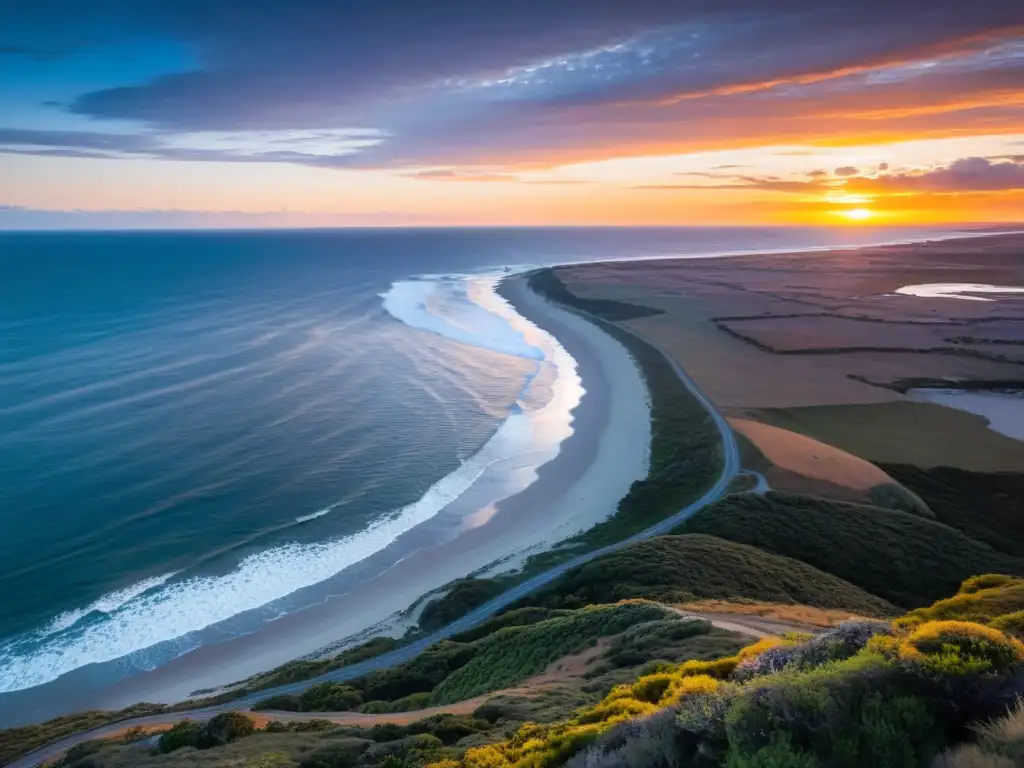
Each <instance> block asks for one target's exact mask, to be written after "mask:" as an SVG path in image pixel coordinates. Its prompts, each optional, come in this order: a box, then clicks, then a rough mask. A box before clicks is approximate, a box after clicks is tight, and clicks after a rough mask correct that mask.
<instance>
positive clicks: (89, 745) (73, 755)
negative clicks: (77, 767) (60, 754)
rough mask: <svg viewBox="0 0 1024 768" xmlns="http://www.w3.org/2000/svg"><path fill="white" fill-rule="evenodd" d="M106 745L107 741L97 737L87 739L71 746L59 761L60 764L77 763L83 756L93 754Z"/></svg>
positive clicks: (69, 764)
mask: <svg viewBox="0 0 1024 768" xmlns="http://www.w3.org/2000/svg"><path fill="white" fill-rule="evenodd" d="M105 746H107V742H104V741H100V740H98V739H91V740H89V741H83V742H80V743H78V744H75V746H73V747H71V749H69V750H68V751H67V752H65V753H64V758H63V759H62V760H61V761H60V763H59V765H61V766H71V765H74V764H75V763H77V762H78V761H79V760H82V759H83V758H86V757H89V756H90V755H95V754H96V753H97V752H99V751H101V750H102V749H103V747H105Z"/></svg>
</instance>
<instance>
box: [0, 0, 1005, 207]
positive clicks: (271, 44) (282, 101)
mask: <svg viewBox="0 0 1024 768" xmlns="http://www.w3.org/2000/svg"><path fill="white" fill-rule="evenodd" d="M1022 30H1024V3H1020V2H1010V1H1009V0H977V1H976V2H972V3H970V4H969V5H966V4H964V3H962V2H959V0H957V1H956V2H954V1H953V0H929V1H928V2H925V0H902V1H901V0H890V1H889V2H880V1H879V0H859V1H858V2H847V1H843V2H840V1H838V0H832V1H829V0H820V1H819V2H811V1H810V0H778V1H777V2H772V3H764V2H761V1H760V0H728V1H719V2H702V1H697V0H678V1H676V2H672V1H670V0H657V1H653V0H633V1H632V2H628V3H626V2H618V1H617V0H616V1H613V0H563V1H562V2H559V3H550V2H541V1H540V0H524V1H523V2H518V3H511V2H480V1H479V0H435V1H434V2H422V0H421V2H406V1H404V0H403V1H399V0H380V1H379V2H354V1H351V0H350V1H349V2H327V1H326V0H325V1H315V2H314V1H311V0H297V1H296V2H288V3H285V2H277V1H272V0H253V1H251V2H242V0H219V2H216V3H212V2H208V1H207V0H202V1H200V0H178V2H153V1H150V2H146V1H145V0H143V1H141V2H123V1H122V0H96V2H92V3H74V2H66V1H65V0H53V1H52V2H47V3H37V4H22V5H19V6H17V7H14V8H11V9H9V10H7V9H5V11H4V24H3V27H2V28H0V204H2V205H6V206H7V208H6V210H7V214H6V221H11V220H13V216H14V214H13V213H11V212H12V211H17V210H21V209H33V210H34V209H39V210H47V211H61V210H68V211H79V212H81V211H85V210H93V209H95V210H102V211H105V212H107V213H108V214H109V212H110V211H114V210H136V209H140V208H141V209H144V210H147V211H155V210H159V209H163V208H172V209H173V210H174V211H175V216H176V217H177V218H180V212H181V211H183V210H191V209H192V208H195V209H196V210H199V211H203V212H205V213H209V212H211V211H218V210H219V211H224V212H239V211H244V212H246V213H250V214H256V213H258V212H259V211H265V212H267V213H268V214H272V215H273V216H274V217H276V219H275V220H280V217H281V216H282V214H283V213H287V215H288V216H291V217H299V218H301V216H302V215H307V214H308V215H309V216H313V217H320V218H317V221H320V220H329V219H330V217H331V216H332V215H336V216H337V217H339V218H338V220H339V221H341V220H345V221H348V220H350V219H351V220H359V216H360V215H361V214H366V216H367V217H368V220H369V219H374V220H376V219H377V218H379V217H380V216H381V215H384V214H387V213H392V214H394V215H395V217H396V221H399V222H400V220H401V219H402V217H403V216H406V215H407V216H408V217H411V218H414V219H416V220H421V219H422V218H423V217H424V216H426V217H427V218H428V219H429V216H430V214H431V210H432V209H431V207H430V205H426V204H425V203H424V200H423V198H431V197H432V198H434V199H435V201H436V204H437V207H436V211H435V212H436V214H437V220H438V222H440V223H449V222H450V221H452V214H453V213H458V211H459V210H462V211H464V212H465V213H466V216H467V218H468V220H469V221H471V222H473V223H479V222H481V221H487V220H490V219H494V218H495V217H496V215H497V214H498V212H504V213H502V214H501V215H500V216H498V218H500V219H501V220H502V222H503V223H508V221H519V220H521V221H522V222H523V223H530V222H537V223H549V222H547V221H542V220H538V215H539V213H541V212H544V211H548V212H552V213H553V214H554V213H557V216H556V217H555V219H556V220H557V221H564V222H567V223H568V222H574V221H579V223H586V222H585V221H584V219H586V218H587V217H588V214H587V213H586V212H587V210H591V211H593V212H594V214H595V215H596V216H598V217H600V216H604V215H605V214H604V212H606V211H607V210H610V209H615V210H622V211H625V210H627V209H628V210H629V211H632V212H634V213H635V214H636V216H641V214H644V212H650V211H653V212H655V213H656V214H657V217H660V218H658V222H659V223H672V222H673V220H674V219H685V215H684V214H685V211H684V212H682V213H681V212H680V211H679V210H675V211H674V212H673V209H672V207H667V206H666V205H665V204H664V203H663V202H657V203H655V202H653V196H652V195H651V194H650V192H651V191H653V190H655V189H660V190H662V191H663V192H667V191H669V190H671V193H672V194H673V195H675V196H676V198H674V199H678V200H682V201H683V203H684V204H685V206H689V207H688V208H687V210H691V209H692V210H695V211H696V210H708V211H710V210H711V209H710V208H708V207H707V206H708V205H711V206H712V207H713V208H714V210H715V211H716V213H715V217H716V218H721V219H722V220H723V221H724V220H736V221H744V220H748V219H749V220H751V221H757V222H763V221H766V220H767V221H771V220H776V219H778V220H782V219H785V218H786V217H787V216H788V217H789V218H793V217H796V218H799V216H798V213H797V211H796V209H795V208H792V207H791V209H786V210H788V211H789V212H788V213H786V211H784V210H783V209H784V208H785V206H784V205H781V200H782V198H778V197H773V195H775V196H778V195H783V194H786V190H785V189H784V187H788V188H789V190H790V191H789V194H801V193H806V194H810V193H811V191H812V189H811V186H813V185H806V184H804V185H803V186H800V184H803V183H804V182H806V181H810V180H813V181H814V182H815V184H816V185H817V187H818V191H819V192H823V191H828V190H832V191H836V190H839V191H842V190H843V188H845V187H847V186H849V187H850V188H851V189H852V188H853V187H857V188H858V189H860V190H862V194H863V190H866V189H867V188H869V187H872V188H873V189H874V190H875V192H876V193H877V194H881V193H883V192H886V191H888V192H891V191H892V190H891V189H890V187H894V186H901V187H902V188H904V189H905V188H907V187H909V186H913V185H909V184H908V183H907V182H906V180H905V179H903V180H902V181H899V180H894V181H893V183H892V184H888V183H887V178H886V177H888V176H890V175H893V176H895V175H896V174H902V175H903V177H906V176H907V175H908V174H909V175H917V174H928V173H932V174H935V173H937V172H938V171H942V170H948V169H949V168H952V167H953V164H954V163H956V162H957V161H960V160H964V159H970V158H981V159H983V160H984V161H985V162H986V163H987V164H988V166H999V165H1007V164H1009V165H1016V164H1018V162H1019V160H1018V159H1017V156H1018V155H1021V154H1024V148H1022V145H1020V144H1019V142H1020V141H1021V140H1022V136H1024V33H1022ZM965 138H973V139H974V140H975V141H974V144H968V145H965V144H964V143H963V140H964V139H965ZM951 141H952V142H954V143H956V142H959V143H957V144H956V147H957V149H956V152H957V154H950V153H949V152H948V151H947V149H948V147H949V146H951V145H950V144H949V142H951ZM921 142H933V146H932V151H930V152H928V151H923V150H922V146H921ZM884 146H889V147H898V146H911V147H912V148H913V150H912V151H909V152H908V153H907V154H906V157H901V156H899V155H900V153H899V152H894V153H890V154H892V157H891V158H890V159H889V160H888V161H887V163H886V164H887V165H888V166H891V167H888V168H886V169H884V170H879V168H878V166H877V164H876V166H875V167H873V168H871V169H870V173H871V175H870V177H868V178H862V179H860V180H856V181H854V182H853V183H849V182H847V181H844V180H843V177H842V176H836V175H835V174H832V175H830V176H829V177H827V178H821V177H819V178H817V179H810V178H807V177H805V176H803V175H801V174H806V173H810V172H812V171H814V170H818V169H817V168H811V169H809V170H808V169H806V168H804V167H803V165H802V164H800V163H797V162H793V163H790V165H789V166H786V165H784V164H781V165H780V163H779V162H778V157H780V156H785V155H781V154H780V153H783V152H786V151H789V152H800V151H802V152H809V153H814V152H816V151H817V152H819V153H820V154H821V156H822V163H826V162H827V163H833V165H834V164H835V163H840V165H837V166H836V165H834V167H844V166H850V164H851V163H853V165H852V166H850V167H857V173H856V174H853V175H854V176H864V175H865V173H866V172H867V169H863V168H860V167H859V166H858V165H856V161H857V158H858V157H862V156H868V155H870V156H875V155H886V153H885V152H884V151H883V150H880V149H878V148H879V147H884ZM841 147H847V148H853V149H850V151H849V152H847V155H846V156H844V155H843V153H842V152H838V153H837V151H836V149H837V148H841ZM856 148H861V149H856ZM870 148H874V149H870ZM751 149H760V150H761V155H760V159H758V160H757V161H756V162H754V163H752V165H753V167H752V168H751V169H748V170H749V172H745V173H743V174H723V173H722V170H721V169H720V170H715V169H714V166H716V165H737V164H738V163H730V162H728V161H729V160H730V154H729V153H736V152H747V153H749V151H750V150H751ZM789 156H790V157H798V155H795V154H793V155H789ZM844 157H845V160H844ZM886 157H887V158H888V157H889V156H888V155H886ZM650 158H662V159H663V162H662V164H661V170H658V169H653V171H652V172H650V173H648V175H647V176H646V177H644V178H640V179H630V183H628V184H621V185H619V186H617V187H615V188H612V187H610V186H609V184H610V182H609V181H607V179H603V180H602V179H601V176H602V173H601V166H600V164H602V163H608V162H613V163H614V162H619V163H621V162H630V161H635V162H636V163H638V164H637V165H635V167H637V168H639V167H649V164H648V165H644V163H646V162H647V161H648V160H649V159H650ZM701 158H703V159H704V160H701ZM748 159H749V158H748ZM705 160H706V162H705ZM698 161H700V162H698ZM695 163H696V167H697V169H698V170H697V172H702V173H705V174H717V175H718V177H719V178H715V177H714V176H706V177H705V178H704V179H703V180H700V179H696V178H691V179H689V180H688V182H687V183H682V182H680V181H679V180H678V179H676V178H674V174H677V173H693V172H694V170H692V168H693V167H694V166H695ZM702 163H703V164H702ZM595 164H598V167H596V168H595V167H594V166H595ZM169 166H173V167H169ZM241 166H246V167H244V168H243V167H241ZM282 166H285V167H282ZM988 166H984V167H983V166H982V165H979V164H978V163H977V162H976V163H975V164H974V166H972V167H973V168H974V169H975V171H976V173H975V175H974V177H977V176H978V175H985V174H989V176H986V179H985V180H984V181H981V182H978V184H980V185H981V186H982V187H983V189H980V190H972V189H963V188H962V187H957V188H956V189H952V190H937V189H933V188H932V187H933V186H934V184H935V183H938V181H937V180H940V179H944V180H946V182H947V183H949V184H953V183H956V184H963V183H964V176H963V175H962V174H957V173H946V174H944V175H943V174H939V175H933V176H931V177H930V178H931V179H932V182H928V183H924V182H922V184H921V185H919V186H922V187H926V188H928V190H929V194H932V195H935V194H941V193H943V192H950V193H952V192H957V193H965V192H989V193H992V192H994V191H1000V192H1009V191H1014V190H1015V189H1016V187H1013V188H1000V189H998V190H993V189H992V186H993V184H994V183H995V182H993V179H998V180H999V183H1001V184H1003V185H1004V187H1005V185H1007V184H1016V182H1015V181H1013V179H1015V178H1016V175H1015V172H1014V170H1013V169H1010V168H997V169H996V170H995V171H989V170H988ZM958 167H960V168H963V167H965V166H962V165H961V166H958ZM823 170H829V169H827V168H825V169H823ZM595 174H596V175H595ZM627 175H628V174H627ZM453 181H460V182H474V183H475V185H476V189H475V191H472V192H471V191H469V190H467V189H465V188H463V189H461V190H456V189H452V182H453ZM780 182H782V183H780ZM527 185H529V186H527ZM461 186H463V187H465V185H461ZM701 187H703V188H704V190H703V193H702V195H703V199H705V200H710V201H711V203H701V201H700V200H698V199H697V197H696V196H694V195H693V194H691V193H692V192H693V188H698V189H699V188H701ZM640 189H645V190H647V194H646V195H644V194H641V193H640V191H639V190H640ZM688 189H689V190H690V192H687V190H688ZM90 190H91V192H92V193H91V194H90ZM726 190H732V195H731V197H730V196H724V195H723V194H722V193H723V192H724V191H726ZM753 191H756V192H758V193H759V195H760V197H758V196H757V195H752V194H751V193H752V192H753ZM272 193H273V194H272ZM769 193H770V194H769ZM661 197H662V198H664V197H666V195H662V196H661ZM626 199H628V200H629V205H627V206H624V205H623V202H622V201H623V200H626ZM644 200H646V202H642V201H644ZM757 200H761V201H763V202H765V205H764V206H762V210H761V212H760V213H758V211H757V206H756V202H757ZM730 201H731V202H730ZM791 202H797V201H796V200H791ZM800 202H805V203H813V202H814V201H813V199H811V200H806V199H805V200H802V201H800ZM892 202H894V203H896V202H899V203H900V204H901V206H902V207H900V206H895V207H894V208H893V215H894V216H896V215H897V214H896V208H899V209H900V210H904V211H906V210H911V209H907V207H906V206H905V205H903V203H905V202H906V201H896V200H893V201H892ZM920 202H926V201H923V200H922V201H920ZM931 202H932V203H934V205H932V209H934V210H933V213H932V214H928V215H925V214H924V213H921V214H920V215H919V217H920V218H929V219H934V218H936V217H937V216H938V214H937V213H934V211H937V210H938V209H939V208H941V209H943V210H948V209H950V208H951V206H950V205H948V203H949V200H945V201H940V200H932V201H931ZM939 203H942V205H939ZM773 205H774V208H773ZM1015 205H1016V203H1014V201H1013V200H1012V199H1009V198H1007V199H1000V200H998V201H995V204H993V202H992V201H991V200H989V201H988V202H987V207H988V208H989V209H990V210H994V211H995V212H997V213H998V214H999V216H1000V217H1002V218H1005V217H1007V216H1010V217H1012V214H1013V212H1014V210H1015V207H1014V206H1015ZM467 206H468V207H467ZM588 206H589V208H588ZM685 206H684V207H685ZM702 206H703V208H702ZM805 207H806V211H805V213H808V215H810V213H809V212H813V209H814V207H813V205H812V206H805ZM675 208H676V209H678V208H679V206H675ZM982 208H983V206H982V205H981V203H980V202H979V204H978V205H977V206H975V207H973V208H972V207H971V206H968V207H967V208H965V213H964V216H967V213H968V212H969V211H974V210H982ZM775 209H778V210H775ZM922 210H923V209H922ZM509 211H511V212H512V218H511V219H509V218H508V216H507V215H506V214H507V213H508V212H509ZM773 211H775V212H774V213H773ZM780 212H781V213H780ZM776 214H779V216H782V218H781V219H779V216H777V215H776ZM782 214H785V215H782ZM105 215H106V214H105ZM517 215H518V216H519V218H518V219H517V218H515V217H516V216H517ZM900 215H901V216H902V215H903V214H900ZM907 215H918V214H907ZM971 215H974V214H973V213H972V214H971ZM773 216H774V217H776V219H773ZM324 217H326V218H324ZM353 217H354V218H353ZM80 218H81V217H80V216H79V218H78V219H77V220H80ZM457 218H458V216H456V219H457ZM543 218H544V217H543V216H541V219H543ZM634 218H636V217H634ZM641 219H642V216H641ZM638 220H639V219H638ZM4 221H5V217H4V216H0V226H3V225H4ZM650 223H654V222H650Z"/></svg>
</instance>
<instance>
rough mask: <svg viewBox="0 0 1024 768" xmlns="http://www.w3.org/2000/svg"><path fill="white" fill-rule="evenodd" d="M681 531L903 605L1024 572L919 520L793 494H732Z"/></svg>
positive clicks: (1016, 562) (1012, 560) (1023, 566)
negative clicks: (801, 566)
mask: <svg viewBox="0 0 1024 768" xmlns="http://www.w3.org/2000/svg"><path fill="white" fill-rule="evenodd" d="M680 530H681V531H683V532H688V533H690V532H692V533H704V534H710V535H712V536H719V537H721V538H723V539H729V540H730V541H735V542H740V543H743V544H747V545H750V546H754V547H758V548H760V549H763V550H765V551H768V552H774V553H776V554H779V555H784V556H786V557H791V558H794V559H797V560H801V561H803V562H805V563H808V564H810V565H813V566H815V567H817V568H820V569H822V570H825V571H828V572H829V573H831V574H833V575H835V576H838V577H839V578H841V579H844V580H845V581H847V582H850V583H851V584H855V585H857V586H858V587H861V588H862V589H864V590H866V591H868V592H870V593H872V594H874V595H878V596H880V597H883V598H885V599H886V600H889V601H890V602H892V603H895V604H896V605H899V606H901V607H903V608H916V607H918V606H921V605H926V604H928V603H930V602H932V601H933V600H936V599H938V598H940V597H942V596H943V595H948V594H949V593H950V592H952V591H954V590H955V589H956V587H957V585H958V584H959V583H960V582H961V581H963V580H964V579H966V578H968V577H969V576H971V575H972V574H976V573H983V572H985V571H988V570H1000V571H1005V572H1007V573H1014V574H1021V575H1024V558H1022V557H1012V556H1010V555H1006V554H1003V553H1001V552H997V551H995V550H993V549H992V548H991V547H989V546H988V545H987V544H984V543H982V542H979V541H975V540H974V539H971V538H968V537H967V536H965V535H964V534H963V533H961V532H960V531H958V530H956V529H954V528H950V527H949V526H947V525H944V524H942V523H939V522H936V521H934V520H929V519H927V518H924V517H922V516H920V515H916V514H910V513H907V512H900V511H897V510H889V509H881V508H879V507H872V506H867V505H863V504H850V503H845V502H836V501H827V500H825V499H819V498H815V497H810V496H801V495H797V494H791V493H779V492H774V491H773V492H770V493H768V494H766V495H764V496H757V495H753V494H744V495H739V496H729V497H726V498H725V499H722V500H721V501H719V502H718V503H716V504H713V505H711V506H710V507H707V508H705V509H703V510H701V511H700V512H698V513H697V514H696V515H694V517H693V518H691V519H690V520H689V521H688V522H687V523H686V524H685V525H684V526H683V527H682V528H681V529H680ZM1018 551H1019V552H1021V553H1024V550H1018Z"/></svg>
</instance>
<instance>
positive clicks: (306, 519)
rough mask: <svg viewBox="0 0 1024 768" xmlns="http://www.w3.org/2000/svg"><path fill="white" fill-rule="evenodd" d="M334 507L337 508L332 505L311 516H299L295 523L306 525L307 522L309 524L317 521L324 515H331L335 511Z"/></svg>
mask: <svg viewBox="0 0 1024 768" xmlns="http://www.w3.org/2000/svg"><path fill="white" fill-rule="evenodd" d="M334 507H335V505H334V504H332V505H331V506H329V507H324V508H323V509H321V510H318V511H316V512H313V513H312V514H309V515H299V516H298V517H296V518H295V522H296V523H306V522H309V521H310V520H316V519H317V518H318V517H323V516H324V515H327V514H330V513H331V512H332V511H333V510H334Z"/></svg>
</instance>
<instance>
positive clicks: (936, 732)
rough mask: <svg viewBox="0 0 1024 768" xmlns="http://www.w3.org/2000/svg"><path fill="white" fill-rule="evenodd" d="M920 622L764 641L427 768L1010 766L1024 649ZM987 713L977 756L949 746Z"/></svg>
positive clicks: (982, 594) (984, 632)
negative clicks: (936, 761) (933, 762)
mask: <svg viewBox="0 0 1024 768" xmlns="http://www.w3.org/2000/svg"><path fill="white" fill-rule="evenodd" d="M1020 586H1024V581H1022V580H1019V579H1008V578H1007V579H987V580H986V579H982V580H981V581H978V580H971V581H969V582H967V583H965V584H964V586H963V591H962V592H961V593H959V595H958V596H957V598H954V600H956V599H960V600H961V602H962V603H964V604H965V605H966V604H969V603H971V602H972V601H974V602H977V601H981V602H985V603H987V604H989V605H994V604H1002V605H1003V606H1004V607H1007V608H1013V609H1014V610H1020V609H1021V608H1022V607H1024V602H1022V600H1021V598H1020V596H1017V597H1012V596H1008V595H1016V594H1017V593H1016V592H1014V590H1017V589H1018V588H1019V587H1020ZM964 596H966V597H967V600H966V601H965V600H964V599H963V597H964ZM934 609H938V606H936V607H934ZM944 613H946V614H951V615H955V611H950V610H946V611H944ZM999 618H1000V617H998V616H995V617H992V619H991V620H990V622H989V624H991V623H992V622H994V621H998V620H999ZM918 619H920V620H912V621H905V620H899V621H897V622H895V623H893V624H889V623H886V622H878V621H857V622H848V623H847V624H844V625H841V626H840V627H838V628H836V629H834V630H831V631H829V632H826V633H824V634H823V635H820V636H818V637H815V638H812V639H810V640H807V641H803V642H794V641H792V640H790V641H787V640H782V639H779V638H769V639H766V640H763V641H761V642H759V643H757V644H755V645H753V646H750V647H748V648H745V649H744V650H742V651H740V652H739V653H738V654H736V655H735V656H732V657H726V658H722V659H718V660H715V661H710V662H700V661H689V662H685V663H683V664H681V665H678V666H676V667H673V668H670V669H664V670H662V671H658V672H654V673H653V674H649V675H646V676H643V677H641V678H640V679H638V680H636V681H635V682H633V683H631V684H623V685H619V686H616V687H615V688H613V689H612V690H611V691H610V692H609V694H608V695H607V696H606V697H605V698H604V699H603V700H602V701H601V702H600V703H599V704H597V705H596V706H594V707H590V708H587V709H583V710H581V711H579V712H578V713H577V714H576V715H575V716H574V717H572V718H570V719H568V720H565V721H563V722H559V723H553V724H549V725H540V724H533V723H528V724H525V725H523V726H522V727H520V728H519V729H518V730H517V731H516V733H515V734H513V735H512V737H511V738H510V739H508V740H506V741H504V742H500V743H497V744H491V745H485V746H481V747H476V748H471V749H468V750H467V751H466V752H465V754H464V755H462V757H461V758H459V759H457V760H441V761H437V762H435V763H433V764H432V766H433V768H512V767H513V766H515V767H518V766H522V767H523V768H526V767H527V766H529V768H545V767H547V766H551V767H554V766H560V765H566V764H568V765H569V766H570V767H571V768H687V767H689V766H694V767H695V768H696V766H708V767H709V768H710V767H711V766H724V767H726V768H754V767H757V768H772V767H776V766H777V767H778V768H818V767H819V766H836V768H847V767H849V768H860V766H866V765H872V766H888V767H891V768H902V767H904V766H915V765H925V764H927V762H928V761H929V760H930V759H931V758H933V757H934V756H936V755H937V754H938V753H939V752H940V751H941V750H943V748H944V747H953V748H954V751H953V752H951V753H949V755H948V756H946V757H944V758H943V759H944V760H946V761H947V762H946V763H945V764H946V765H947V766H964V767H966V766H978V767H979V768H1001V766H1007V765H1011V766H1012V765H1015V764H1019V763H1017V762H1007V759H1008V760H1011V761H1012V760H1014V759H1015V758H1020V757H1022V756H1024V728H1021V724H1022V718H1021V712H1020V710H1019V708H1018V709H1016V710H1011V708H1012V707H1014V702H1015V700H1016V697H1017V696H1018V695H1020V694H1021V693H1024V643H1022V642H1020V641H1019V640H1017V639H1015V638H1014V637H1012V636H1011V635H1008V634H1004V633H1002V632H1000V631H998V630H996V629H994V628H993V627H992V626H989V625H984V624H976V623H971V622H969V621H962V620H957V619H947V620H941V621H935V620H928V619H927V618H925V617H918ZM992 718H1003V721H1002V722H1001V723H1000V724H998V725H992V726H988V727H986V728H984V729H983V730H981V731H980V734H981V737H980V740H979V744H978V745H977V746H976V747H968V748H965V749H961V748H959V747H955V746H954V745H957V744H958V743H959V742H963V741H965V740H967V739H970V738H971V735H972V732H971V731H970V730H969V726H971V725H972V724H973V723H977V722H979V721H985V720H989V719H992ZM1000 755H1002V756H1004V757H1005V758H1006V759H1004V761H1003V762H999V760H1000V757H999V756H1000ZM975 759H979V760H983V761H979V762H970V761H969V760H975ZM948 761H954V762H948ZM956 761H959V762H956Z"/></svg>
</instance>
